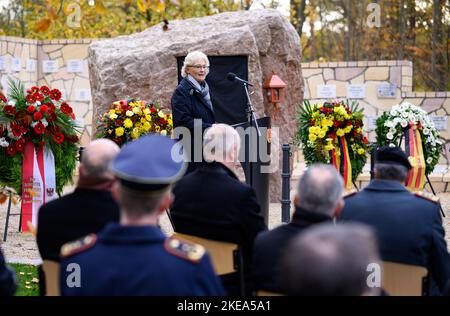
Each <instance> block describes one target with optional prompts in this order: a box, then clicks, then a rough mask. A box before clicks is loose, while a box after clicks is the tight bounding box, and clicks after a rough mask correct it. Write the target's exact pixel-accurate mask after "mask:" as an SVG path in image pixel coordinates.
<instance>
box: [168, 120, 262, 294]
mask: <svg viewBox="0 0 450 316" xmlns="http://www.w3.org/2000/svg"><path fill="white" fill-rule="evenodd" d="M239 147H240V138H239V135H238V133H237V132H236V131H235V130H234V129H233V128H232V127H230V126H228V125H225V124H215V125H214V126H213V127H211V129H209V130H208V131H207V132H206V134H205V140H204V156H205V159H206V160H207V161H210V162H209V163H208V164H205V165H203V166H202V167H200V168H198V169H196V170H195V171H193V172H192V173H190V174H188V175H186V176H185V177H184V178H182V179H181V180H180V181H179V182H178V184H177V185H176V186H175V188H174V190H173V193H174V195H175V201H174V203H173V206H172V208H171V215H172V220H173V222H174V225H175V230H176V231H177V232H180V233H185V234H190V235H195V236H199V237H203V238H208V239H214V240H219V241H228V242H232V243H238V244H240V245H241V246H242V247H243V257H244V266H245V267H246V269H245V270H247V271H248V269H249V268H250V261H251V256H252V249H253V242H254V239H255V237H256V235H257V234H258V233H259V232H261V231H263V230H266V229H267V228H266V225H265V224H264V218H263V216H262V215H261V213H260V207H259V204H258V201H257V200H256V195H255V191H254V190H253V188H252V187H250V186H248V185H246V184H244V183H242V182H240V181H239V179H238V178H237V176H236V175H235V174H234V172H233V171H232V170H233V168H234V165H235V164H236V163H237V156H238V152H239ZM222 281H223V282H224V286H225V288H226V289H227V290H228V292H229V294H239V293H237V292H236V291H235V289H236V283H235V278H234V277H231V276H230V278H228V277H223V278H222ZM228 282H230V283H231V284H230V283H228Z"/></svg>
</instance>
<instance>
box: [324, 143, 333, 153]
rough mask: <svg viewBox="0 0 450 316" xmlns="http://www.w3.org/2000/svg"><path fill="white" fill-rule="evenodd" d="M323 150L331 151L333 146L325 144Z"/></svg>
mask: <svg viewBox="0 0 450 316" xmlns="http://www.w3.org/2000/svg"><path fill="white" fill-rule="evenodd" d="M324 148H325V150H326V151H330V150H333V148H334V146H333V144H327V145H325V147H324Z"/></svg>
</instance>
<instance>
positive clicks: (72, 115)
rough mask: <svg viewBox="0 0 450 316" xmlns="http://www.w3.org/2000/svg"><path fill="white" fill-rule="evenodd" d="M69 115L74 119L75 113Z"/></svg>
mask: <svg viewBox="0 0 450 316" xmlns="http://www.w3.org/2000/svg"><path fill="white" fill-rule="evenodd" d="M70 117H71V118H72V120H74V119H75V113H73V112H72V113H70Z"/></svg>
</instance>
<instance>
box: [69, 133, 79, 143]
mask: <svg viewBox="0 0 450 316" xmlns="http://www.w3.org/2000/svg"><path fill="white" fill-rule="evenodd" d="M66 139H67V140H68V141H69V142H72V143H76V142H77V141H78V136H77V135H66Z"/></svg>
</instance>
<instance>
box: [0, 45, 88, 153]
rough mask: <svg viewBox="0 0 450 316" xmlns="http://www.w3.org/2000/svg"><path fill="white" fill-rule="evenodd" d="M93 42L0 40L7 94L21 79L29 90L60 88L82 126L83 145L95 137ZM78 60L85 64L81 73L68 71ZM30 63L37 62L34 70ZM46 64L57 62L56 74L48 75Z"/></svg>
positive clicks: (2, 72)
mask: <svg viewBox="0 0 450 316" xmlns="http://www.w3.org/2000/svg"><path fill="white" fill-rule="evenodd" d="M91 42H92V40H90V39H80V40H44V41H40V40H29V39H22V38H17V37H7V36H1V37H0V57H1V58H2V59H3V67H0V68H2V69H0V75H1V79H0V82H1V84H2V87H3V90H4V92H6V94H7V93H8V81H9V79H10V78H11V79H13V80H21V81H22V82H23V83H24V86H25V89H28V88H29V87H31V86H34V85H47V86H49V87H51V88H57V89H60V90H61V91H62V93H63V98H64V100H66V101H67V102H68V103H69V104H70V105H71V106H72V108H73V110H74V112H75V115H76V117H77V119H78V120H79V122H80V125H81V126H82V134H81V145H82V146H84V145H86V144H87V143H89V141H90V139H91V137H92V135H91V134H92V101H91V97H90V83H89V72H88V66H87V48H88V45H89V44H90V43H91ZM14 59H16V60H14ZM17 59H18V60H19V63H17ZM74 60H75V61H81V63H82V67H81V68H80V69H79V71H80V72H69V71H68V63H70V62H73V61H74ZM29 61H32V62H33V63H35V67H34V69H33V68H30V66H29V65H28V63H29ZM45 61H57V69H55V72H44V70H45V69H44V63H45ZM13 63H15V65H16V66H13ZM19 64H20V70H19V68H18V65H19ZM47 70H48V69H47Z"/></svg>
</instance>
